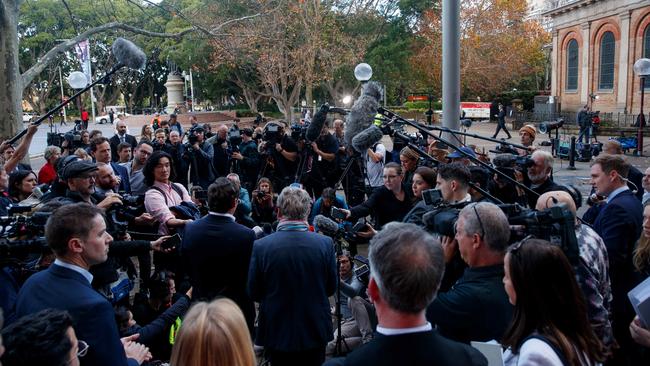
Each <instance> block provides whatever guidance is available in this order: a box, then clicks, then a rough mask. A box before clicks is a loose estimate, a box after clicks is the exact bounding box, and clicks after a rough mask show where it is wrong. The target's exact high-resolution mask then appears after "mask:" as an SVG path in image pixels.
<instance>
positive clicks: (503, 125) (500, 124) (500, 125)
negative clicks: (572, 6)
mask: <svg viewBox="0 0 650 366" xmlns="http://www.w3.org/2000/svg"><path fill="white" fill-rule="evenodd" d="M501 129H503V131H505V133H506V134H507V135H508V138H511V137H512V136H511V135H510V132H509V131H508V128H507V127H506V121H505V120H504V121H501V120H499V121H498V122H497V130H496V132H494V136H492V138H493V139H494V138H496V137H497V135H498V134H499V131H501Z"/></svg>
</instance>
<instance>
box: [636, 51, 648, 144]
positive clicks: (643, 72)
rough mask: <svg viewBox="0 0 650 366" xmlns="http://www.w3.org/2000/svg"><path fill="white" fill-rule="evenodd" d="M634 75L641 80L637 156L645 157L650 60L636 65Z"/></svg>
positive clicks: (641, 60) (645, 59) (638, 61)
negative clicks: (646, 99) (647, 80)
mask: <svg viewBox="0 0 650 366" xmlns="http://www.w3.org/2000/svg"><path fill="white" fill-rule="evenodd" d="M634 73H635V74H637V75H639V77H640V79H641V83H640V84H641V110H640V111H639V130H638V133H637V138H636V141H637V154H638V155H639V156H643V127H644V126H645V115H644V114H643V97H644V95H645V79H646V77H647V76H650V59H648V58H640V59H638V60H637V61H636V62H635V63H634Z"/></svg>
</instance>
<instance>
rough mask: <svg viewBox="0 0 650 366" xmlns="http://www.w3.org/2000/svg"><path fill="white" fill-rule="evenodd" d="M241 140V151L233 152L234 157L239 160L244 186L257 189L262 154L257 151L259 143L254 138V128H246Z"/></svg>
mask: <svg viewBox="0 0 650 366" xmlns="http://www.w3.org/2000/svg"><path fill="white" fill-rule="evenodd" d="M241 140H242V142H241V144H239V151H235V152H233V153H232V158H233V159H235V160H238V161H239V176H240V177H241V183H242V186H243V187H244V188H246V189H247V190H248V191H249V192H252V191H253V190H254V189H255V184H256V183H257V174H258V173H259V169H260V155H259V153H258V152H257V144H256V143H255V140H253V130H252V129H251V128H244V129H243V130H242V133H241Z"/></svg>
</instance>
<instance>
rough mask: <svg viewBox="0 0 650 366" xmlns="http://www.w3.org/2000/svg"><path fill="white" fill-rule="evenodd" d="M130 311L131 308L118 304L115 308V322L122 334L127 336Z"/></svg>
mask: <svg viewBox="0 0 650 366" xmlns="http://www.w3.org/2000/svg"><path fill="white" fill-rule="evenodd" d="M129 312H131V310H130V309H129V308H127V307H126V306H118V307H117V309H115V323H116V324H117V331H118V332H119V333H120V336H125V335H126V331H127V330H128V329H129Z"/></svg>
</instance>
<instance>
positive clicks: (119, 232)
mask: <svg viewBox="0 0 650 366" xmlns="http://www.w3.org/2000/svg"><path fill="white" fill-rule="evenodd" d="M120 195H121V197H122V204H113V205H111V207H109V208H108V209H107V210H106V216H107V217H108V219H109V220H108V221H109V223H108V224H109V232H110V233H111V235H113V236H115V237H118V238H119V237H123V236H124V235H126V232H127V230H128V227H129V221H133V220H135V218H136V217H138V216H139V215H140V214H142V213H143V212H144V195H130V194H120Z"/></svg>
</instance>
